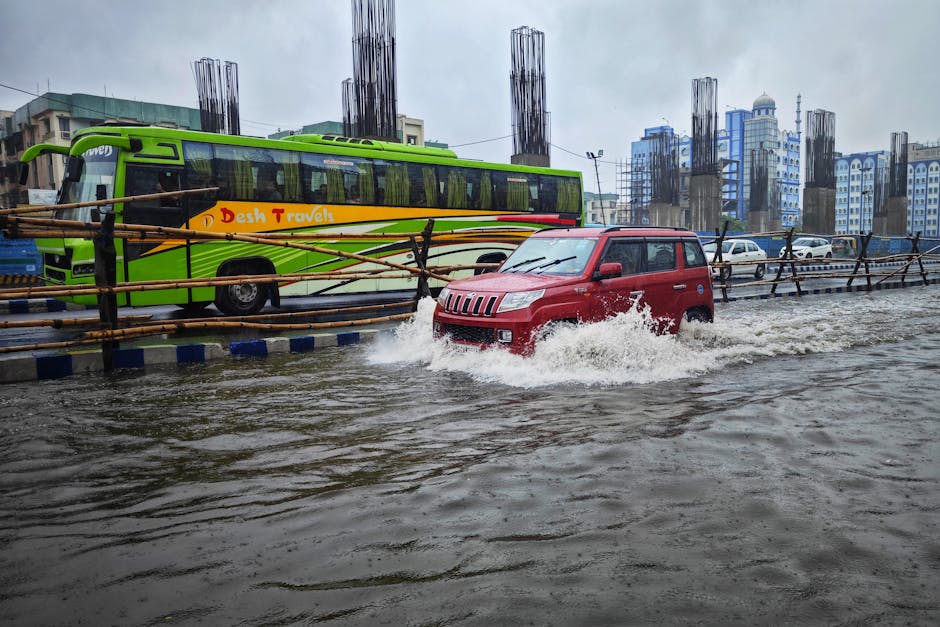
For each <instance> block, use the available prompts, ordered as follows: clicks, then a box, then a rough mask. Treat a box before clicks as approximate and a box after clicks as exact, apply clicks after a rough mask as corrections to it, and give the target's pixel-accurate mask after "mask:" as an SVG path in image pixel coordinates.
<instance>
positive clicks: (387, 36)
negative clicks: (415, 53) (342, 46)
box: [343, 0, 398, 141]
mask: <svg viewBox="0 0 940 627" xmlns="http://www.w3.org/2000/svg"><path fill="white" fill-rule="evenodd" d="M352 17H353V40H352V44H353V76H352V78H351V79H346V80H345V81H343V132H344V133H346V135H348V136H350V137H369V138H374V139H385V140H390V141H398V133H397V127H396V122H397V117H398V109H397V107H398V100H397V77H396V69H395V67H396V66H395V0H352Z"/></svg>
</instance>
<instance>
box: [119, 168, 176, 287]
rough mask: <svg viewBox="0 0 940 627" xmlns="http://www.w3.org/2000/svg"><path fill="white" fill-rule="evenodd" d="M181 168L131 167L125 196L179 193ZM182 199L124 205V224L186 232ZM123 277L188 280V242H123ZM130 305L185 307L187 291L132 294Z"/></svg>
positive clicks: (129, 239)
mask: <svg viewBox="0 0 940 627" xmlns="http://www.w3.org/2000/svg"><path fill="white" fill-rule="evenodd" d="M181 172H182V168H179V167H175V166H171V167H167V166H155V165H144V164H128V165H127V169H126V178H125V184H124V189H125V194H126V195H128V196H139V195H144V194H154V193H158V192H169V191H175V190H178V189H180V188H181V187H180V175H181ZM184 204H185V203H184V201H183V198H182V197H180V198H174V197H165V198H158V199H154V200H141V201H136V202H129V203H126V204H125V205H124V213H123V219H122V220H121V222H123V223H124V224H150V225H156V226H167V227H172V228H181V227H182V228H185V226H186V223H187V222H188V220H187V216H186V215H185V213H184V207H183V205H184ZM123 247H124V275H125V277H126V280H128V281H153V280H157V279H160V280H173V279H184V278H187V277H188V275H189V273H188V251H187V248H188V246H187V242H186V241H185V240H170V241H165V242H161V241H154V240H142V241H136V240H134V239H133V238H127V239H124V240H123ZM129 295H130V303H129V304H131V305H151V304H157V303H167V302H171V303H186V302H188V301H189V296H188V291H187V290H186V289H175V290H154V291H142V292H130V293H129Z"/></svg>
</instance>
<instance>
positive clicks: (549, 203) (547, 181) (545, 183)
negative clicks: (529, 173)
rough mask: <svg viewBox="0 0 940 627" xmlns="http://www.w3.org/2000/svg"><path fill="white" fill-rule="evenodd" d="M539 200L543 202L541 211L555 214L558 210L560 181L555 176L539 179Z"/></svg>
mask: <svg viewBox="0 0 940 627" xmlns="http://www.w3.org/2000/svg"><path fill="white" fill-rule="evenodd" d="M539 184H540V186H541V187H540V190H539V192H540V193H539V198H540V199H541V200H542V206H541V211H544V212H546V213H554V212H555V211H561V210H560V209H558V181H557V179H556V178H555V177H554V176H544V175H543V176H540V177H539Z"/></svg>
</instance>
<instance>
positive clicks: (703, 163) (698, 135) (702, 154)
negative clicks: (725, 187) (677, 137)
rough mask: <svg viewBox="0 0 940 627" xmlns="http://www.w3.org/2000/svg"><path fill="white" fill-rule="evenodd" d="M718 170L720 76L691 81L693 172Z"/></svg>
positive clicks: (709, 172)
mask: <svg viewBox="0 0 940 627" xmlns="http://www.w3.org/2000/svg"><path fill="white" fill-rule="evenodd" d="M717 173H718V79H717V78H711V77H710V76H706V77H705V78H696V79H694V80H693V81H692V176H696V175H699V174H717Z"/></svg>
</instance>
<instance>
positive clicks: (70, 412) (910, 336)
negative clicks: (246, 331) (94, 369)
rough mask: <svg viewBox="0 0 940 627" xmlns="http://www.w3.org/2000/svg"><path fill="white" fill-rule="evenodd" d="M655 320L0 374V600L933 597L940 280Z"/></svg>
mask: <svg viewBox="0 0 940 627" xmlns="http://www.w3.org/2000/svg"><path fill="white" fill-rule="evenodd" d="M646 323H647V321H646V320H644V319H643V317H642V316H640V315H638V314H629V315H625V316H621V317H619V318H618V319H615V320H612V321H608V322H605V323H601V324H598V325H591V326H590V327H582V328H577V329H571V330H563V331H561V332H559V333H557V334H556V335H554V336H552V337H551V338H549V339H548V340H547V341H546V342H545V343H544V344H542V345H540V346H539V349H538V351H537V353H536V356H535V357H534V358H532V359H529V360H524V359H521V358H518V357H516V356H512V355H507V354H503V353H501V352H499V353H496V352H492V351H488V352H482V353H481V352H477V351H466V350H459V349H455V348H454V347H449V346H447V345H444V344H442V343H440V342H434V341H432V340H431V338H430V332H429V320H428V309H427V307H423V308H422V311H421V312H419V315H418V317H417V318H416V320H415V322H414V323H411V324H406V325H402V326H401V327H400V328H399V332H398V335H397V337H394V338H389V339H388V340H387V341H384V342H378V343H376V344H372V345H364V346H359V347H346V348H334V349H324V350H322V351H317V352H315V353H310V354H306V355H302V356H300V355H279V356H272V357H269V358H267V359H266V360H252V359H245V360H239V361H225V362H216V363H208V364H202V365H194V366H188V367H168V368H162V369H155V370H148V371H146V372H142V371H119V372H116V373H114V374H112V375H110V376H103V375H97V376H75V377H70V378H67V379H63V380H57V381H40V382H32V383H24V384H9V385H5V386H0V407H2V408H3V409H2V414H0V416H2V417H0V496H2V498H0V622H4V623H8V624H16V625H33V624H37V625H59V624H69V625H74V624H94V625H108V624H120V625H124V624H140V625H155V624H200V623H201V624H247V625H255V624H311V623H325V624H341V625H374V624H397V625H402V624H407V625H495V624H499V625H528V624H535V625H591V624H598V625H612V624H617V625H620V624H637V625H648V624H662V623H683V624H684V623H693V624H710V625H715V624H722V625H754V624H788V625H807V624H813V625H815V624H825V625H831V624H852V625H858V624H879V625H907V624H911V625H935V624H937V623H938V622H940V601H938V597H937V594H936V590H937V589H938V588H940V528H938V524H940V523H938V521H940V517H938V511H940V491H938V486H940V461H938V460H940V444H938V441H940V438H938V435H940V422H938V420H937V415H938V412H937V407H938V406H940V390H938V386H937V381H940V377H938V374H940V289H938V288H937V287H935V286H934V287H927V288H922V289H907V290H898V291H894V292H885V293H876V294H870V295H860V294H852V295H841V296H835V297H827V298H822V297H810V298H804V299H790V300H787V301H786V302H779V301H778V302H774V301H753V302H738V303H730V304H727V305H719V307H718V312H717V321H716V323H715V324H714V325H689V326H688V327H686V328H685V329H683V331H682V332H681V333H680V335H679V336H678V337H671V336H666V337H658V336H653V335H651V334H649V333H648V332H647V331H646Z"/></svg>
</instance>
